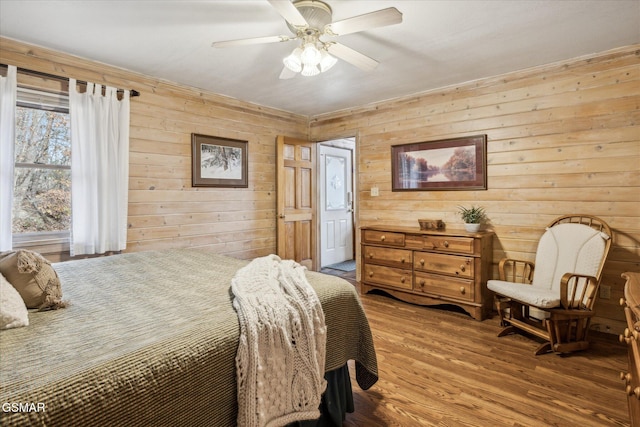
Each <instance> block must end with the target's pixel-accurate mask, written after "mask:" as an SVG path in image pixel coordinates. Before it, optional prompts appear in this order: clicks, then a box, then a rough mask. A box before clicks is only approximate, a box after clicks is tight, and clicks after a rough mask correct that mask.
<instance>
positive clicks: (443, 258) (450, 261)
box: [413, 252, 473, 279]
mask: <svg viewBox="0 0 640 427" xmlns="http://www.w3.org/2000/svg"><path fill="white" fill-rule="evenodd" d="M413 268H415V269H416V270H420V271H430V272H433V273H442V274H450V275H452V276H458V277H464V278H465V279H470V278H472V277H473V258H471V257H463V256H456V255H444V254H437V253H433V252H416V253H415V258H414V261H413Z"/></svg>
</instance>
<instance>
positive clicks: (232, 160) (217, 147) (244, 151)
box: [191, 133, 249, 188]
mask: <svg viewBox="0 0 640 427" xmlns="http://www.w3.org/2000/svg"><path fill="white" fill-rule="evenodd" d="M191 164H192V166H191V167H192V172H191V186H192V187H229V188H247V187H248V186H249V180H248V176H249V171H248V165H249V153H248V141H241V140H237V139H228V138H220V137H217V136H208V135H201V134H197V133H192V134H191Z"/></svg>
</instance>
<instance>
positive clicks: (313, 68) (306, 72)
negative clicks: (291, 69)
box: [300, 64, 320, 77]
mask: <svg viewBox="0 0 640 427" xmlns="http://www.w3.org/2000/svg"><path fill="white" fill-rule="evenodd" d="M300 74H302V75H303V76H305V77H313V76H317V75H318V74H320V69H319V68H318V66H317V65H309V64H304V65H303V67H302V72H301V73H300Z"/></svg>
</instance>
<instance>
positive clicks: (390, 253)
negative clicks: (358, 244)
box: [362, 246, 413, 268]
mask: <svg viewBox="0 0 640 427" xmlns="http://www.w3.org/2000/svg"><path fill="white" fill-rule="evenodd" d="M362 256H363V257H364V262H366V263H371V264H382V265H388V266H390V267H397V268H411V265H412V263H413V252H412V251H408V250H406V249H395V248H382V247H379V246H363V248H362Z"/></svg>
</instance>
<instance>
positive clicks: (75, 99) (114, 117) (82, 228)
mask: <svg viewBox="0 0 640 427" xmlns="http://www.w3.org/2000/svg"><path fill="white" fill-rule="evenodd" d="M129 109H130V106H129V91H126V90H125V91H124V95H123V96H122V100H120V101H118V97H117V92H116V89H115V88H112V87H109V86H107V87H106V88H105V95H104V96H103V95H102V86H101V85H96V84H93V83H87V90H86V92H84V93H79V92H78V91H77V89H76V81H75V79H69V115H70V118H71V255H72V256H73V255H83V254H99V253H104V252H108V251H120V250H123V249H125V248H126V245H127V201H128V181H129Z"/></svg>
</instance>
